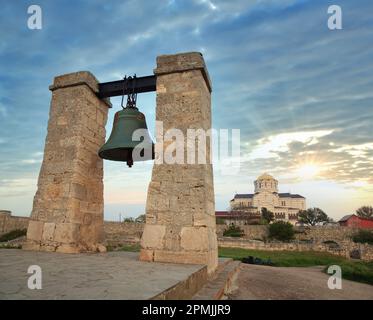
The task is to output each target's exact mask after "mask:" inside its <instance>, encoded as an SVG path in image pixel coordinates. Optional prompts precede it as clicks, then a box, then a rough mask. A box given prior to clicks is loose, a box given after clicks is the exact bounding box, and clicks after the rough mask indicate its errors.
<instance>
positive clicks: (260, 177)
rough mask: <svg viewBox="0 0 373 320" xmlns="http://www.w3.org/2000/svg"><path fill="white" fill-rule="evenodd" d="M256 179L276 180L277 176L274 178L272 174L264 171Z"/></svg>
mask: <svg viewBox="0 0 373 320" xmlns="http://www.w3.org/2000/svg"><path fill="white" fill-rule="evenodd" d="M256 180H276V179H275V178H273V177H272V176H271V175H270V174H268V173H263V174H262V175H260V176H259V177H258V178H257V179H256Z"/></svg>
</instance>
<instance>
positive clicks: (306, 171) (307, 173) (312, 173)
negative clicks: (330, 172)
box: [296, 164, 320, 179]
mask: <svg viewBox="0 0 373 320" xmlns="http://www.w3.org/2000/svg"><path fill="white" fill-rule="evenodd" d="M296 172H297V175H298V176H299V178H304V179H311V178H315V177H316V176H317V175H318V173H319V172H320V167H319V166H318V165H316V164H304V165H302V166H300V167H299V168H298V169H297V170H296Z"/></svg>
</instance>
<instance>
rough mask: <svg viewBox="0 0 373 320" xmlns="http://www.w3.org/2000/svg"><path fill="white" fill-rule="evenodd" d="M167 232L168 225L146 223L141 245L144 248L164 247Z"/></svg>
mask: <svg viewBox="0 0 373 320" xmlns="http://www.w3.org/2000/svg"><path fill="white" fill-rule="evenodd" d="M165 233H166V226H164V225H153V224H146V225H145V228H144V234H143V237H142V238H141V246H142V247H143V248H145V249H146V248H157V249H161V248H162V247H163V239H164V236H165Z"/></svg>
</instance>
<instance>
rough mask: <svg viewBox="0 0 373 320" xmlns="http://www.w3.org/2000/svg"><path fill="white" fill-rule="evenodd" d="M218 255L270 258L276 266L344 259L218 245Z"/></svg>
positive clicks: (340, 258) (310, 253)
mask: <svg viewBox="0 0 373 320" xmlns="http://www.w3.org/2000/svg"><path fill="white" fill-rule="evenodd" d="M219 256H220V257H224V258H232V259H234V260H242V258H245V257H247V256H254V257H257V258H260V259H265V260H267V259H268V258H270V259H271V261H272V262H273V264H274V265H275V266H276V267H310V266H324V265H330V264H338V263H342V262H343V261H345V260H346V259H345V258H342V257H338V256H333V255H331V254H328V253H324V252H314V251H304V252H297V251H263V250H249V249H242V248H222V247H219Z"/></svg>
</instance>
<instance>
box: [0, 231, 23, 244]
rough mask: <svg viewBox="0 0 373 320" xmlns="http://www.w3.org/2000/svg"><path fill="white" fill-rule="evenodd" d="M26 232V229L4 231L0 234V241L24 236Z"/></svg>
mask: <svg viewBox="0 0 373 320" xmlns="http://www.w3.org/2000/svg"><path fill="white" fill-rule="evenodd" d="M26 233H27V229H15V230H12V231H10V232H8V233H4V234H3V235H2V236H0V242H6V241H10V240H14V239H17V238H19V237H22V236H25V235H26Z"/></svg>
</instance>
